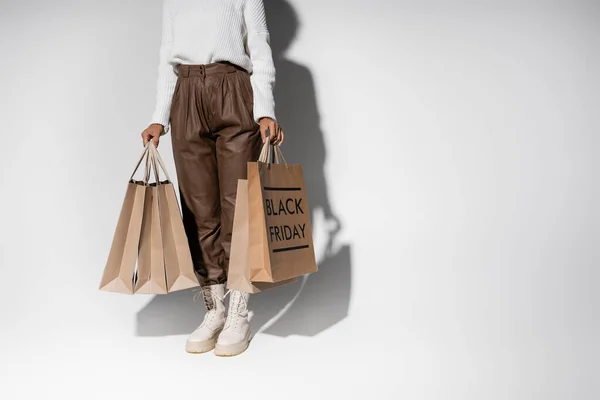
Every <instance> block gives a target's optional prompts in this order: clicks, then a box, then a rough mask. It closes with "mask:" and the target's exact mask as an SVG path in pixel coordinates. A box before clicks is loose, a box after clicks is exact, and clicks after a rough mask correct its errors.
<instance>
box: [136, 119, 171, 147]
mask: <svg viewBox="0 0 600 400" xmlns="http://www.w3.org/2000/svg"><path fill="white" fill-rule="evenodd" d="M164 129H165V127H164V126H162V125H161V124H150V126H149V127H148V128H146V129H145V130H144V132H142V139H143V141H144V146H146V144H147V143H148V142H149V141H150V140H152V141H153V142H154V146H155V147H158V142H159V141H160V135H161V133H163V131H164Z"/></svg>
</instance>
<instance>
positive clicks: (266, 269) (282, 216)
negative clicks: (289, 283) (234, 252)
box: [248, 142, 318, 282]
mask: <svg viewBox="0 0 600 400" xmlns="http://www.w3.org/2000/svg"><path fill="white" fill-rule="evenodd" d="M273 152H274V154H273ZM272 155H273V156H274V158H275V162H276V163H273V162H271V158H272ZM278 159H279V160H283V161H285V160H284V159H283V155H282V154H281V150H280V149H279V146H271V145H270V144H269V143H268V142H267V143H266V144H265V146H264V147H263V151H262V152H261V156H260V158H259V161H258V162H250V163H248V201H249V203H248V204H249V224H250V227H249V250H248V251H249V262H250V280H251V281H252V282H281V281H284V280H287V279H291V278H295V277H298V276H301V275H304V274H308V273H312V272H316V271H317V270H318V268H317V263H316V260H315V252H314V248H313V240H312V227H311V223H310V214H309V207H308V200H307V198H306V188H305V186H304V174H303V171H302V166H301V165H297V164H286V163H277V162H278Z"/></svg>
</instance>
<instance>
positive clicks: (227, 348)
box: [215, 331, 250, 357]
mask: <svg viewBox="0 0 600 400" xmlns="http://www.w3.org/2000/svg"><path fill="white" fill-rule="evenodd" d="M248 346H250V331H248V333H247V335H246V337H245V338H244V340H242V341H241V342H239V343H234V344H219V343H217V344H216V345H215V356H218V357H235V356H239V355H240V354H242V353H243V352H245V351H246V350H247V349H248Z"/></svg>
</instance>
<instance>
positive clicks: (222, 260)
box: [142, 0, 284, 356]
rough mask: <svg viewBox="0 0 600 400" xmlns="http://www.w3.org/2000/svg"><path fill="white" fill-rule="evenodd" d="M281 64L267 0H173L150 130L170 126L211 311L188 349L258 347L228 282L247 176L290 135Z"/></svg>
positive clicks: (220, 351) (225, 352)
mask: <svg viewBox="0 0 600 400" xmlns="http://www.w3.org/2000/svg"><path fill="white" fill-rule="evenodd" d="M274 83H275V67H274V66H273V58H272V54H271V48H270V46H269V32H268V30H267V25H266V19H265V12H264V6H263V2H262V0H165V2H164V5H163V19H162V39H161V48H160V63H159V67H158V85H157V99H156V108H155V111H154V114H153V116H152V121H151V124H150V126H149V127H148V128H147V129H146V130H144V132H143V133H142V138H143V141H144V144H146V143H147V142H148V141H149V140H153V141H154V144H155V145H157V146H158V143H159V139H160V136H161V135H163V134H165V133H166V132H167V131H169V127H170V132H171V136H172V143H173V156H174V159H175V167H176V170H177V178H178V181H179V190H180V194H181V196H180V197H181V203H182V213H183V220H184V226H185V229H186V234H187V236H188V241H189V244H190V250H191V252H192V260H193V262H194V268H195V270H196V274H197V275H198V279H199V281H200V285H201V287H202V296H203V298H204V304H205V305H206V308H207V313H206V315H205V317H204V321H203V322H202V324H201V325H200V326H199V327H198V328H197V329H196V330H195V331H194V332H193V333H192V334H191V335H190V337H189V338H188V340H187V343H186V350H187V351H188V352H190V353H204V352H208V351H210V350H212V349H214V350H215V354H216V355H219V356H232V355H237V354H240V353H242V352H243V351H245V350H246V348H247V347H248V343H249V340H250V326H249V324H248V297H249V295H248V294H247V293H242V292H239V291H232V292H231V297H230V299H229V309H228V312H227V316H226V315H225V314H226V313H225V305H224V298H225V287H224V283H225V281H226V280H227V270H228V263H229V250H230V244H231V231H232V227H233V213H234V206H235V197H236V191H237V181H238V179H245V178H246V165H247V162H248V161H256V160H257V159H258V154H259V152H260V148H261V146H262V144H263V143H264V142H265V141H266V140H267V139H268V140H270V141H271V143H273V144H275V145H280V144H281V143H282V142H283V138H284V134H283V131H282V130H281V128H280V126H279V125H278V124H277V122H276V120H275V112H274V100H273V86H274Z"/></svg>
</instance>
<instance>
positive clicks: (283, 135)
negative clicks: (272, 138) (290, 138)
mask: <svg viewBox="0 0 600 400" xmlns="http://www.w3.org/2000/svg"><path fill="white" fill-rule="evenodd" d="M283 139H285V132H284V131H283V129H282V130H281V139H280V140H279V145H280V146H281V145H282V144H283Z"/></svg>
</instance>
